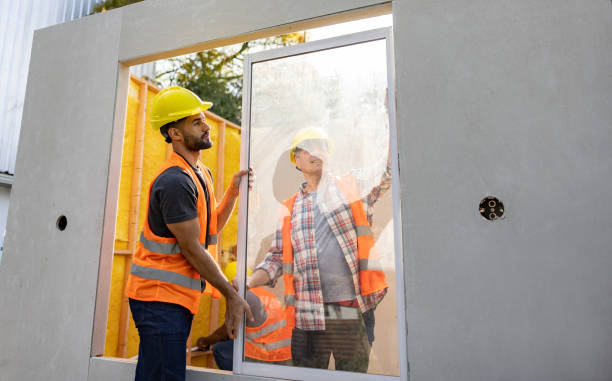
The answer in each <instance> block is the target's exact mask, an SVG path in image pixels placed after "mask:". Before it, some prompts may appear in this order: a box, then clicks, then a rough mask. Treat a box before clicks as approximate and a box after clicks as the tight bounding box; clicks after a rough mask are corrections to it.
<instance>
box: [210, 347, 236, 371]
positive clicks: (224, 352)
mask: <svg viewBox="0 0 612 381" xmlns="http://www.w3.org/2000/svg"><path fill="white" fill-rule="evenodd" d="M212 351H213V356H214V358H215V362H216V363H217V366H218V367H219V369H221V370H233V366H234V340H226V341H219V342H218V343H216V344H215V345H214V346H213V350H212Z"/></svg>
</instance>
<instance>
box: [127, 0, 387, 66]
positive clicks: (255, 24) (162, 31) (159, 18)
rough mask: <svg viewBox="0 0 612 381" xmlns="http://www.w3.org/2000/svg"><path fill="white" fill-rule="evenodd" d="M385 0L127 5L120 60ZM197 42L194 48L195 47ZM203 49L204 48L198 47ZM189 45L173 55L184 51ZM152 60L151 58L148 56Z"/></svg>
mask: <svg viewBox="0 0 612 381" xmlns="http://www.w3.org/2000/svg"><path fill="white" fill-rule="evenodd" d="M386 2H387V1H385V0H335V1H328V0H311V1H283V0H267V1H244V0H208V1H201V0H174V1H173V2H172V5H169V4H168V2H167V1H165V0H149V1H147V2H145V3H143V4H136V5H134V6H130V7H125V8H123V9H122V11H123V12H124V15H125V17H124V23H123V29H122V39H121V49H120V60H121V61H126V62H129V61H130V60H135V59H136V61H137V62H138V63H140V60H139V59H142V57H150V56H154V57H155V59H159V58H161V57H168V54H169V53H167V52H169V51H175V50H180V49H181V48H188V50H189V47H193V46H198V45H203V44H204V43H206V42H211V41H216V40H223V39H228V38H231V37H234V36H240V35H245V34H250V33H254V32H257V31H261V30H264V29H269V28H272V27H275V26H279V25H286V24H290V23H295V22H298V21H303V20H309V19H313V18H317V17H322V16H328V15H333V14H336V13H339V12H344V11H349V10H355V9H359V8H363V7H367V6H372V5H379V4H384V3H386ZM193 49H194V48H190V50H191V51H193ZM199 49H203V47H200V48H199ZM184 53H185V51H179V52H175V53H173V54H172V55H177V54H184ZM148 60H151V58H149V59H148Z"/></svg>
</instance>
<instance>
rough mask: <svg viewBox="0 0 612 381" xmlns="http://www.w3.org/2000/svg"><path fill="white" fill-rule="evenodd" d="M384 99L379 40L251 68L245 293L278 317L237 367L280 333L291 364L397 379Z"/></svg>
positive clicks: (275, 344)
mask: <svg viewBox="0 0 612 381" xmlns="http://www.w3.org/2000/svg"><path fill="white" fill-rule="evenodd" d="M386 91H387V73H386V44H385V41H384V40H378V41H372V42H366V43H360V44H355V45H350V46H345V47H340V48H335V49H329V50H324V51H318V52H313V53H307V54H302V55H298V56H292V57H286V58H280V59H275V60H270V61H265V62H257V63H255V64H253V68H252V88H251V94H252V95H251V115H250V117H251V123H250V128H251V130H250V142H249V143H250V144H249V147H250V154H249V155H250V157H249V166H251V167H252V168H253V169H254V170H255V172H256V173H257V183H256V185H255V189H253V191H252V192H250V194H249V207H248V233H247V234H248V237H247V266H248V267H249V268H250V269H254V270H255V271H254V272H253V273H252V274H251V275H250V276H249V277H248V278H247V286H250V287H252V290H259V289H264V290H266V292H267V293H268V294H267V295H268V296H270V297H271V296H274V297H275V299H274V300H278V301H280V303H282V304H281V305H282V307H283V308H282V317H283V318H282V319H280V320H279V319H277V320H276V321H274V322H272V321H267V322H265V323H263V324H261V326H260V327H259V331H258V330H257V329H253V328H251V329H250V332H251V333H253V332H255V334H253V335H251V336H250V337H249V330H247V332H246V334H245V336H246V339H245V348H244V349H245V351H244V353H245V361H250V360H249V359H250V358H252V357H253V356H252V354H253V353H254V348H257V350H262V351H263V352H266V351H267V352H269V353H272V352H274V351H275V350H278V348H281V346H280V345H281V342H280V341H279V340H275V337H276V338H280V337H281V336H282V334H281V333H280V332H285V333H286V332H287V331H286V330H287V328H286V327H289V329H292V334H291V340H290V346H289V348H288V347H286V346H285V347H282V348H283V349H282V350H284V351H286V350H289V351H290V352H291V357H292V358H291V363H292V365H293V366H303V367H310V368H323V369H337V370H346V371H353V372H367V373H376V374H385V375H398V374H399V368H398V340H397V331H396V327H397V311H396V305H395V291H396V290H395V284H394V279H395V274H394V251H393V248H394V242H393V233H392V232H393V210H392V206H391V191H390V186H391V169H390V164H389V153H388V149H389V130H388V109H387V105H386V101H385V99H386V97H385V95H386ZM256 286H257V287H256ZM270 300H272V299H270ZM281 320H282V322H281ZM281 326H282V327H281ZM283 327H284V328H283ZM283 330H284V331H283ZM274 335H277V336H274ZM282 343H285V344H286V343H287V342H286V341H283V342H282ZM263 352H262V353H263ZM260 357H261V356H260ZM263 357H266V356H265V355H264V356H263ZM260 360H261V358H260ZM264 361H267V362H274V356H273V355H270V356H268V358H267V359H265V360H264Z"/></svg>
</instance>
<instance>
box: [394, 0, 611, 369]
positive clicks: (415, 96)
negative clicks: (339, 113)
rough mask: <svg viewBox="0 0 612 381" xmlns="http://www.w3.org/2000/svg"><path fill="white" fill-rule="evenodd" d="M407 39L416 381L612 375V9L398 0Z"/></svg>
mask: <svg viewBox="0 0 612 381" xmlns="http://www.w3.org/2000/svg"><path fill="white" fill-rule="evenodd" d="M394 32H395V36H396V45H395V46H396V73H397V89H398V96H397V99H398V114H399V116H398V119H399V121H398V126H399V136H400V167H401V173H402V179H401V180H402V198H403V209H402V217H403V223H404V226H403V236H404V250H405V256H406V259H407V261H406V279H407V284H406V290H407V297H406V303H407V321H408V358H409V359H410V365H411V373H412V379H413V380H610V379H611V377H612V361H610V358H612V330H611V328H612V277H611V276H610V274H611V273H612V249H611V247H612V245H611V244H612V238H611V234H610V232H611V228H610V227H611V226H612V204H611V203H609V202H607V201H606V200H607V199H608V198H609V195H610V194H612V149H611V147H612V3H611V2H610V1H588V2H585V1H573V0H563V1H557V0H554V1H552V0H551V1H541V0H538V1H527V0H520V1H511V2H490V1H479V0H476V1H474V0H469V1H467V0H460V1H441V0H436V1H428V2H412V1H411V2H401V1H400V2H397V3H396V4H395V3H394ZM487 195H495V196H498V197H499V198H500V199H501V200H502V201H503V202H504V203H505V206H506V218H505V219H504V220H501V221H497V222H487V221H485V220H484V219H483V218H482V217H481V216H480V215H479V214H478V203H479V201H480V200H481V199H482V198H483V197H485V196H487Z"/></svg>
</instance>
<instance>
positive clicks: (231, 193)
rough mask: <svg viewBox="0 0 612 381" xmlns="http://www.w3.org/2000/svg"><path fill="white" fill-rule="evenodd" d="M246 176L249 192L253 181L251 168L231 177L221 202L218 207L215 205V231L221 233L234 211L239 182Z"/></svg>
mask: <svg viewBox="0 0 612 381" xmlns="http://www.w3.org/2000/svg"><path fill="white" fill-rule="evenodd" d="M246 174H248V175H249V190H250V189H251V188H252V187H253V181H255V175H254V174H253V170H252V169H251V168H249V169H245V170H242V171H240V172H236V174H234V177H232V182H231V183H230V186H229V187H228V188H227V190H226V191H225V195H224V196H223V201H221V203H220V204H219V205H217V210H216V213H217V230H218V231H221V229H223V227H224V226H225V224H226V223H227V220H228V219H229V218H230V215H231V214H232V210H234V205H235V204H236V199H238V193H239V190H240V181H241V180H242V177H243V176H245V175H246Z"/></svg>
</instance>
